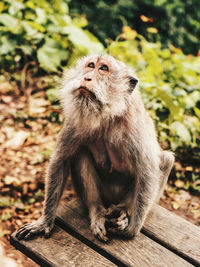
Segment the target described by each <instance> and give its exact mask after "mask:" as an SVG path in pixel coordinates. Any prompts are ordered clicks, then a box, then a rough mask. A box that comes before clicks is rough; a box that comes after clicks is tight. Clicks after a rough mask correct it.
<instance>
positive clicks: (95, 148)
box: [89, 141, 132, 175]
mask: <svg viewBox="0 0 200 267" xmlns="http://www.w3.org/2000/svg"><path fill="white" fill-rule="evenodd" d="M89 149H90V151H91V153H92V156H93V159H94V161H95V164H96V166H97V167H98V169H99V170H100V171H101V172H104V173H107V174H110V175H111V174H112V173H116V172H120V173H128V172H130V171H131V169H132V166H131V164H130V162H129V159H128V158H127V156H126V153H124V151H119V150H118V149H116V148H114V147H112V148H111V147H110V146H109V145H108V144H106V143H105V142H103V141H97V142H95V143H93V144H90V145H89Z"/></svg>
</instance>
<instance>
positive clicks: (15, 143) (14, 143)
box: [3, 130, 30, 149]
mask: <svg viewBox="0 0 200 267" xmlns="http://www.w3.org/2000/svg"><path fill="white" fill-rule="evenodd" d="M29 134H30V133H29V132H25V131H22V130H20V131H18V132H16V133H15V134H14V136H13V138H12V139H10V140H8V141H6V142H5V143H4V144H3V147H5V148H12V149H17V148H19V147H20V146H21V145H23V143H24V142H25V140H26V138H27V137H28V136H29Z"/></svg>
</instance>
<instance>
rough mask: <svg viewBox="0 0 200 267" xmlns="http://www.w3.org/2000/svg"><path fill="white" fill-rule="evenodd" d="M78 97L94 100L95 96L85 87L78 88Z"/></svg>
mask: <svg viewBox="0 0 200 267" xmlns="http://www.w3.org/2000/svg"><path fill="white" fill-rule="evenodd" d="M76 91H77V92H78V96H80V97H81V96H83V97H86V98H91V99H96V96H95V94H94V93H93V92H91V91H90V90H89V89H88V88H87V87H85V86H80V87H79V88H78V89H77V90H76Z"/></svg>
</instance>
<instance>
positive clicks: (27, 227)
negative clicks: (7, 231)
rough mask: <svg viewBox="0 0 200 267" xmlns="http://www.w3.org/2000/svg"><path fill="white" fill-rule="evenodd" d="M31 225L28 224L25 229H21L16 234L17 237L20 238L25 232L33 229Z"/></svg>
mask: <svg viewBox="0 0 200 267" xmlns="http://www.w3.org/2000/svg"><path fill="white" fill-rule="evenodd" d="M31 227H32V226H31V224H27V225H26V226H25V227H23V228H20V229H19V230H18V231H17V234H16V237H17V238H18V237H19V236H20V235H21V234H22V233H23V232H24V231H26V230H28V231H29V230H30V229H31Z"/></svg>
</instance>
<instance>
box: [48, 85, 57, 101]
mask: <svg viewBox="0 0 200 267" xmlns="http://www.w3.org/2000/svg"><path fill="white" fill-rule="evenodd" d="M58 91H59V90H58V89H57V88H51V89H48V90H47V91H46V95H47V98H48V100H49V101H51V102H55V101H58Z"/></svg>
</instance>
